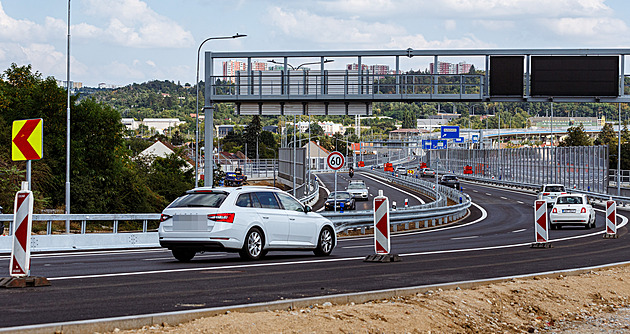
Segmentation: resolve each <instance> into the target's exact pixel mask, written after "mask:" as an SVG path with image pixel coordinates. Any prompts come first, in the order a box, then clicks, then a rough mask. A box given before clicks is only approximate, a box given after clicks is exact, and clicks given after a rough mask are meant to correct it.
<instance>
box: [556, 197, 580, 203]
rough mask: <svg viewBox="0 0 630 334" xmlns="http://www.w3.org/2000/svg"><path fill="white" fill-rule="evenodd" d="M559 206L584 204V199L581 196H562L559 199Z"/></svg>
mask: <svg viewBox="0 0 630 334" xmlns="http://www.w3.org/2000/svg"><path fill="white" fill-rule="evenodd" d="M556 203H557V204H582V197H580V196H562V197H558V200H557V201H556Z"/></svg>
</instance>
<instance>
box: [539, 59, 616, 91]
mask: <svg viewBox="0 0 630 334" xmlns="http://www.w3.org/2000/svg"><path fill="white" fill-rule="evenodd" d="M531 65H532V70H531V74H532V77H531V95H532V96H551V97H553V96H594V97H597V96H618V95H619V57H618V56H532V57H531Z"/></svg>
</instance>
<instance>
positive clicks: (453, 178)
mask: <svg viewBox="0 0 630 334" xmlns="http://www.w3.org/2000/svg"><path fill="white" fill-rule="evenodd" d="M442 179H444V180H448V181H452V180H457V176H455V175H444V176H442Z"/></svg>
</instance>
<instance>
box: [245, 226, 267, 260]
mask: <svg viewBox="0 0 630 334" xmlns="http://www.w3.org/2000/svg"><path fill="white" fill-rule="evenodd" d="M263 240H264V239H263V236H262V232H260V230H259V229H258V228H253V229H251V230H249V232H247V236H246V237H245V244H244V245H243V249H241V251H240V252H239V255H240V256H241V257H242V258H244V259H247V260H258V259H259V258H261V257H262V256H263V249H262V248H263V243H264V241H263Z"/></svg>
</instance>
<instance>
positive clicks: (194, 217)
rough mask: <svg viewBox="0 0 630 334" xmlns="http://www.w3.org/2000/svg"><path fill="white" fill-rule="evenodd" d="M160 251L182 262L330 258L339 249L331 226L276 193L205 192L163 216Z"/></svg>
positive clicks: (268, 189)
mask: <svg viewBox="0 0 630 334" xmlns="http://www.w3.org/2000/svg"><path fill="white" fill-rule="evenodd" d="M158 234H159V240H160V245H161V246H162V247H165V248H168V249H170V250H171V251H172V253H173V256H174V257H175V258H176V259H178V260H179V261H184V262H186V261H190V260H192V258H193V257H194V256H195V254H196V253H197V252H207V251H210V252H212V251H223V252H225V251H227V252H238V253H239V255H240V256H241V257H242V258H244V259H248V260H256V259H259V258H261V257H263V256H265V254H267V252H268V251H270V250H307V251H313V252H314V253H315V255H318V256H326V255H329V254H330V253H331V252H332V250H333V248H334V247H335V246H336V242H337V240H336V237H335V228H334V226H333V224H332V222H331V221H330V220H328V219H326V218H324V217H322V216H321V215H320V214H318V213H315V212H312V209H311V207H309V206H304V205H302V204H301V203H300V202H299V201H298V200H297V199H295V198H294V197H293V196H291V195H289V194H287V193H286V192H284V191H282V190H279V189H277V188H272V187H255V186H244V187H238V188H227V187H226V188H223V187H221V188H210V187H200V188H195V189H193V190H189V191H187V192H186V194H185V195H183V196H181V197H179V198H177V199H176V200H175V201H173V203H171V204H169V205H168V206H167V207H166V209H164V211H163V212H162V217H161V219H160V227H159V230H158Z"/></svg>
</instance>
